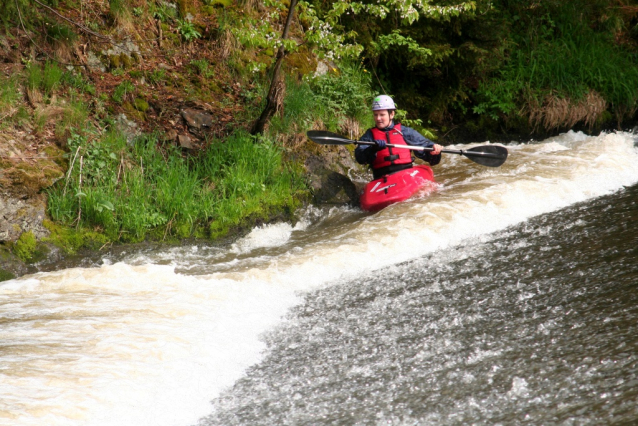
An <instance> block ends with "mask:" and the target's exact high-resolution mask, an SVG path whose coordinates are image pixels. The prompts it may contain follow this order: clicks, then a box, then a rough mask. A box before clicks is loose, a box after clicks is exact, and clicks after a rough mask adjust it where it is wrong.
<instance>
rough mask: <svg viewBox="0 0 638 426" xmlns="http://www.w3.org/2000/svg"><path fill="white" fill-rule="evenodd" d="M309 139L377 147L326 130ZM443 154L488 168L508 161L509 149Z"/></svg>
mask: <svg viewBox="0 0 638 426" xmlns="http://www.w3.org/2000/svg"><path fill="white" fill-rule="evenodd" d="M306 134H307V135H308V137H309V138H310V139H311V140H312V141H313V142H316V143H318V144H322V145H350V144H357V145H375V143H374V142H366V141H353V140H350V139H346V138H344V137H343V136H340V135H338V134H336V133H332V132H327V131H325V130H310V131H309V132H308V133H306ZM386 146H390V147H392V148H405V149H411V150H413V151H432V150H433V148H425V147H422V146H411V145H393V144H387V145H386ZM441 152H444V153H446V154H459V155H463V156H465V157H467V158H469V159H470V160H472V161H474V162H475V163H478V164H481V165H483V166H488V167H499V166H500V165H501V164H503V163H504V162H505V160H507V149H506V148H505V147H502V146H499V145H483V146H475V147H474V148H470V149H468V150H462V149H461V150H458V151H457V150H453V149H443V150H441Z"/></svg>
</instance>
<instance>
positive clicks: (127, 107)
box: [122, 102, 148, 121]
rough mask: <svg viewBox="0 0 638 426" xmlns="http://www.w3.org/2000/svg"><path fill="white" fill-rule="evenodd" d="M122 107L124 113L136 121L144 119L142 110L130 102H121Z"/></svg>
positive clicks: (144, 115)
mask: <svg viewBox="0 0 638 426" xmlns="http://www.w3.org/2000/svg"><path fill="white" fill-rule="evenodd" d="M147 105H148V104H147ZM122 108H124V111H125V112H126V115H127V116H128V117H131V118H134V119H135V120H137V121H146V114H144V113H143V112H142V111H139V110H138V109H137V108H136V107H135V106H133V105H132V104H131V103H130V102H124V103H123V104H122ZM147 109H148V106H147Z"/></svg>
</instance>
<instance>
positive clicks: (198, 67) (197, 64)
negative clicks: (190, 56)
mask: <svg viewBox="0 0 638 426" xmlns="http://www.w3.org/2000/svg"><path fill="white" fill-rule="evenodd" d="M190 65H191V66H192V67H193V68H194V69H195V71H196V72H197V74H199V75H201V76H202V77H204V78H211V77H214V76H215V72H214V71H213V70H212V69H211V67H210V64H209V63H208V61H207V60H206V59H196V60H193V61H191V63H190Z"/></svg>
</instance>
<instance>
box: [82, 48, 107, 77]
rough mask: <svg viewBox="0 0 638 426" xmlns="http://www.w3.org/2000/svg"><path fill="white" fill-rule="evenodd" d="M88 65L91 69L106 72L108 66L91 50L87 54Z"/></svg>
mask: <svg viewBox="0 0 638 426" xmlns="http://www.w3.org/2000/svg"><path fill="white" fill-rule="evenodd" d="M86 66H87V67H89V69H90V70H91V71H100V72H106V67H105V66H104V64H103V63H102V61H100V58H98V57H97V56H96V55H95V53H93V52H91V51H89V53H88V54H87V55H86Z"/></svg>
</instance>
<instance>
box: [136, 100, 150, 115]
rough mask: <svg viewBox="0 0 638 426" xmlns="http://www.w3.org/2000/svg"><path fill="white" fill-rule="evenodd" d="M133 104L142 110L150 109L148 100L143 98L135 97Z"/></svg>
mask: <svg viewBox="0 0 638 426" xmlns="http://www.w3.org/2000/svg"><path fill="white" fill-rule="evenodd" d="M133 106H134V107H135V109H136V110H138V111H140V112H146V110H147V109H148V102H146V101H145V100H144V99H142V98H135V101H134V102H133Z"/></svg>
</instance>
